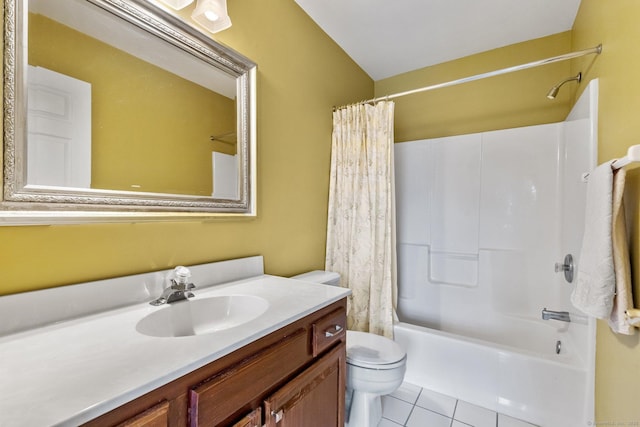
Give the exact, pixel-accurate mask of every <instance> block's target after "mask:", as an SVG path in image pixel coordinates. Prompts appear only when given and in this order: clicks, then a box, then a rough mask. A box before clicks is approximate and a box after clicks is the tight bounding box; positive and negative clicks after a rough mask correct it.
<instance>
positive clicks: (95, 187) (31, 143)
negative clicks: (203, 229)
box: [0, 0, 256, 224]
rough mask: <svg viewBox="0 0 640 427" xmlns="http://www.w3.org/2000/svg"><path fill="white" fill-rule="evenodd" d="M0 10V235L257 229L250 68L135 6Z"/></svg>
mask: <svg viewBox="0 0 640 427" xmlns="http://www.w3.org/2000/svg"><path fill="white" fill-rule="evenodd" d="M5 8H6V10H7V12H8V13H6V15H5V46H4V55H5V64H7V66H6V67H5V79H4V81H5V99H4V103H5V105H4V108H5V132H4V164H3V172H4V173H3V178H4V186H3V190H4V193H3V199H2V202H1V203H0V224H14V223H31V222H36V223H42V222H51V223H56V222H83V221H101V220H106V221H110V220H114V219H115V220H121V219H126V218H137V219H140V218H149V219H158V218H160V219H162V218H170V217H173V218H175V217H185V216H186V217H192V216H196V217H197V216H203V217H204V216H207V217H210V216H211V215H213V214H222V215H232V214H235V215H238V214H239V215H242V216H252V215H255V209H256V206H255V177H256V172H255V168H256V165H255V144H256V140H255V105H256V103H255V70H256V64H255V63H253V62H252V61H251V60H249V59H247V58H246V57H244V56H242V55H241V54H239V53H237V52H235V51H233V50H232V49H230V48H228V47H226V46H222V45H220V44H218V43H216V42H215V41H213V40H211V39H210V38H209V37H207V36H205V35H204V34H202V33H200V32H198V31H196V30H194V29H193V28H192V27H190V26H189V25H186V24H185V23H183V22H182V21H180V20H179V19H178V18H176V17H174V16H172V15H171V14H168V13H167V12H165V11H164V10H162V9H160V8H157V7H154V6H153V5H149V4H148V3H147V2H145V1H142V0H129V1H127V2H122V1H116V0H58V1H55V2H51V1H49V0H28V1H26V0H19V1H15V0H5ZM71 43H73V44H71ZM21 46H24V47H25V49H21V48H20V47H21ZM75 113H79V114H75ZM229 129H236V130H235V132H233V133H235V134H236V135H237V142H234V143H229V142H230V140H228V139H225V141H224V142H220V141H213V140H211V139H210V137H211V136H212V135H220V134H225V133H229ZM220 158H226V159H227V160H225V165H224V167H220V168H218V170H216V159H220ZM229 159H230V160H229ZM223 170H224V171H225V174H226V175H224V174H222V171H223ZM230 187H231V188H230ZM220 194H224V196H219V195H220Z"/></svg>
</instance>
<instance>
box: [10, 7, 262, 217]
mask: <svg viewBox="0 0 640 427" xmlns="http://www.w3.org/2000/svg"><path fill="white" fill-rule="evenodd" d="M81 1H85V2H87V3H91V4H93V5H95V6H97V7H100V8H101V9H103V10H105V11H107V12H109V13H111V14H113V15H115V16H117V17H119V18H121V19H123V20H125V21H126V22H127V23H129V24H130V25H134V26H136V27H138V28H140V29H142V30H144V31H146V32H147V33H149V34H151V35H153V36H154V37H157V38H159V39H161V40H163V41H164V42H168V43H170V44H171V45H173V46H175V47H177V48H179V49H181V50H182V51H184V52H187V53H188V54H190V55H192V56H193V57H195V58H197V59H198V60H199V61H203V62H204V63H206V64H208V65H210V66H211V67H215V68H216V69H217V70H221V71H223V72H224V73H226V74H228V75H230V76H232V77H235V79H236V87H237V96H236V109H237V113H236V115H237V125H236V128H237V148H236V149H237V153H238V155H239V156H238V157H239V161H238V172H239V173H238V183H239V188H238V195H239V197H238V199H214V198H213V197H204V196H191V195H180V194H165V193H151V192H150V193H146V192H136V191H113V190H97V189H79V188H69V187H54V186H37V185H27V184H26V109H27V105H26V104H27V100H26V93H27V92H26V64H27V53H26V50H27V49H26V46H27V39H26V38H27V28H26V27H27V22H28V19H27V15H28V0H4V8H5V9H4V10H5V15H4V33H3V35H4V64H3V65H4V69H3V71H4V86H3V89H4V105H3V107H4V132H3V133H4V144H3V148H4V155H3V157H2V161H3V163H2V170H3V188H2V194H1V195H2V198H1V200H0V225H18V224H54V223H82V222H113V221H145V220H163V219H168V220H174V219H177V218H214V217H218V216H222V217H229V216H238V217H245V216H255V214H256V200H255V199H256V196H255V193H256V160H255V159H256V153H255V149H256V147H255V146H256V136H255V117H256V112H255V108H256V100H255V84H256V83H255V80H256V64H255V63H254V62H252V61H251V60H249V59H248V58H246V57H244V56H243V55H241V54H239V53H237V52H235V51H234V50H232V49H230V48H228V47H226V46H223V45H220V44H218V43H216V42H215V41H213V40H212V39H210V38H208V37H206V36H205V35H204V34H202V33H200V32H199V31H197V30H195V29H193V28H191V27H190V26H188V25H187V24H185V23H184V22H182V21H181V20H179V19H178V18H176V17H174V16H172V15H171V14H169V13H167V12H165V11H163V10H161V9H159V8H157V7H155V6H152V5H150V4H149V3H148V2H146V1H144V0H81Z"/></svg>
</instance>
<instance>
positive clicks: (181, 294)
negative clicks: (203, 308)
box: [149, 265, 196, 305]
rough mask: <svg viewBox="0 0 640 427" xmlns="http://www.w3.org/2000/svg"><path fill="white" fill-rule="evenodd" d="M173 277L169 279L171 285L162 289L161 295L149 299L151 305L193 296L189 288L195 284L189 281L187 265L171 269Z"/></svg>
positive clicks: (169, 302) (168, 302) (189, 275)
mask: <svg viewBox="0 0 640 427" xmlns="http://www.w3.org/2000/svg"><path fill="white" fill-rule="evenodd" d="M173 274H174V275H175V277H174V278H173V279H171V286H169V287H168V288H166V289H165V290H164V291H162V295H160V297H159V298H158V299H155V300H153V301H151V302H150V303H149V304H151V305H162V304H171V303H172V302H176V301H182V300H186V299H187V298H193V297H194V295H193V293H192V292H190V291H191V289H194V288H195V287H196V285H194V284H193V283H189V278H190V277H191V272H190V271H189V269H188V268H187V267H183V266H181V265H180V266H178V267H176V268H175V269H174V270H173Z"/></svg>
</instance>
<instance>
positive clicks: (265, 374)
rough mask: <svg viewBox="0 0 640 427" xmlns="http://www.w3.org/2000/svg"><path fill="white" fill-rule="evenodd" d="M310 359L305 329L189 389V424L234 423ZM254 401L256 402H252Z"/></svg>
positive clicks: (205, 426)
mask: <svg viewBox="0 0 640 427" xmlns="http://www.w3.org/2000/svg"><path fill="white" fill-rule="evenodd" d="M310 360H311V354H310V353H309V336H308V334H307V331H306V330H305V329H299V330H298V331H297V332H295V333H293V334H292V335H290V336H288V337H286V338H285V339H283V340H282V341H280V342H278V343H276V344H274V345H272V346H271V347H268V348H266V349H264V350H263V351H260V352H258V353H256V354H255V355H253V356H252V357H250V358H248V359H246V360H244V361H243V362H242V363H240V364H237V365H233V366H231V367H229V368H228V369H226V370H224V371H222V372H220V373H218V374H216V375H215V376H214V377H212V378H209V379H208V380H207V381H205V382H203V383H202V384H198V385H196V386H194V387H192V389H191V390H190V391H189V405H190V408H189V425H190V426H191V427H213V426H222V425H225V426H227V425H229V424H231V421H230V420H235V419H237V418H238V417H239V416H240V415H242V414H243V413H244V412H241V411H242V409H243V408H244V407H245V406H248V407H247V408H245V411H246V410H251V409H253V408H255V407H256V406H259V404H260V402H261V401H262V399H263V398H264V396H267V395H268V393H269V392H270V390H273V389H274V387H275V386H276V385H278V384H282V383H284V382H285V381H286V380H287V379H288V378H291V377H292V376H293V375H294V374H295V372H297V371H298V370H299V368H300V367H301V366H304V365H305V364H306V363H308V362H309V361H310ZM251 402H253V403H255V405H254V404H253V403H251Z"/></svg>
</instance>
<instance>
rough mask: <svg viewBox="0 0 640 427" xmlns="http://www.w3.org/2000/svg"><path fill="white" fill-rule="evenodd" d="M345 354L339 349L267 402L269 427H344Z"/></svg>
mask: <svg viewBox="0 0 640 427" xmlns="http://www.w3.org/2000/svg"><path fill="white" fill-rule="evenodd" d="M344 369H345V354H344V351H343V349H342V348H340V347H336V348H334V349H333V350H332V351H330V352H329V353H328V354H327V355H326V356H323V357H322V358H321V359H320V360H318V361H317V362H316V363H314V364H313V365H312V366H311V367H309V368H307V369H306V370H305V371H304V372H303V373H302V374H300V375H298V376H297V377H296V378H295V379H293V380H292V381H290V382H289V383H288V384H286V385H285V386H283V387H282V388H280V390H278V391H277V392H275V393H274V394H273V395H272V396H271V397H269V398H268V399H267V400H266V401H265V405H264V409H265V417H266V420H265V425H266V427H276V426H278V427H300V426H304V427H327V426H343V425H344V399H339V400H336V398H335V397H336V396H340V395H342V394H343V393H344V388H345V383H344V378H345V372H344Z"/></svg>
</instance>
